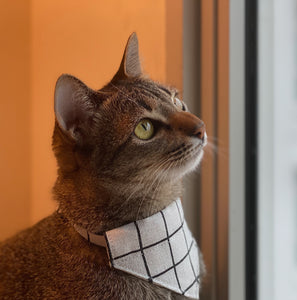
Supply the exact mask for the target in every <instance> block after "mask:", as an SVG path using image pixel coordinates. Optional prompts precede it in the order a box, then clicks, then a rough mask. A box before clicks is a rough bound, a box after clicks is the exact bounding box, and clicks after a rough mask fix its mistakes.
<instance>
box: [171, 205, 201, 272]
mask: <svg viewBox="0 0 297 300" xmlns="http://www.w3.org/2000/svg"><path fill="white" fill-rule="evenodd" d="M175 204H176V207H177V210H178V214H179V219H180V221H181V222H182V221H183V219H182V217H181V213H180V210H179V207H178V204H177V202H175ZM182 231H183V234H184V239H185V242H186V246H187V250H188V251H189V245H188V241H187V238H186V234H185V231H184V227H183V228H182ZM189 259H190V264H191V268H192V271H193V274H194V277H197V275H196V273H195V270H194V266H193V262H192V258H191V255H190V254H189Z"/></svg>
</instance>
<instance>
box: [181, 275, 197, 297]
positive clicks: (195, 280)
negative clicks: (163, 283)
mask: <svg viewBox="0 0 297 300" xmlns="http://www.w3.org/2000/svg"><path fill="white" fill-rule="evenodd" d="M199 277H200V276H199V275H198V276H196V277H195V279H194V281H193V282H192V283H191V284H190V285H189V286H188V287H187V288H186V289H185V290H184V291H183V295H185V293H186V292H187V291H188V290H189V289H190V288H191V287H192V286H193V285H194V284H195V283H196V282H197V284H198V283H199Z"/></svg>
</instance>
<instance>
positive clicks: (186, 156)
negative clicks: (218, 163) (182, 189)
mask: <svg viewBox="0 0 297 300" xmlns="http://www.w3.org/2000/svg"><path fill="white" fill-rule="evenodd" d="M206 144H207V136H206V134H205V137H204V138H203V139H202V140H199V141H198V142H197V140H194V141H193V142H192V143H189V144H182V145H180V146H179V147H178V148H176V149H174V150H172V151H171V152H169V153H168V156H169V158H168V164H167V168H168V169H171V170H173V171H174V173H175V176H178V177H182V176H184V175H185V174H186V173H189V172H191V171H193V170H195V168H196V167H197V166H198V165H199V163H200V161H201V159H202V157H203V153H204V151H203V148H204V147H205V145H206Z"/></svg>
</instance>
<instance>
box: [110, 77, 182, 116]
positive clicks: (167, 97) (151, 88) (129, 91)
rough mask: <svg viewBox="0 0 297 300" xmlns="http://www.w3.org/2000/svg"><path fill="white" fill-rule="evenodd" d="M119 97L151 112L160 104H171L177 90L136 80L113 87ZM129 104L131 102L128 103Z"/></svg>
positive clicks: (147, 81)
mask: <svg viewBox="0 0 297 300" xmlns="http://www.w3.org/2000/svg"><path fill="white" fill-rule="evenodd" d="M115 88H116V90H117V92H118V95H119V97H124V98H125V99H126V100H128V102H129V100H133V101H136V102H137V104H139V105H140V106H143V107H144V108H146V109H148V110H152V109H154V108H156V107H157V106H160V104H172V100H173V98H174V97H175V96H176V95H177V90H176V89H174V88H171V87H167V86H164V85H161V84H159V83H156V82H153V81H149V80H146V81H145V80H138V81H134V82H131V83H125V84H124V85H119V86H116V87H115ZM130 104H131V102H130Z"/></svg>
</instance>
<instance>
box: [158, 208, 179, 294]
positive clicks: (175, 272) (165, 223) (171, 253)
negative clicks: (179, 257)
mask: <svg viewBox="0 0 297 300" xmlns="http://www.w3.org/2000/svg"><path fill="white" fill-rule="evenodd" d="M160 213H161V215H162V218H163V221H164V225H165V229H166V235H167V240H168V245H169V249H170V255H171V259H172V264H173V269H174V274H175V278H176V281H177V284H178V287H179V289H180V291H181V292H183V291H182V289H181V286H180V282H179V279H178V276H177V271H176V267H175V262H174V257H173V252H172V247H171V244H170V238H169V234H168V227H167V222H166V219H165V216H164V213H163V211H160Z"/></svg>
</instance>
